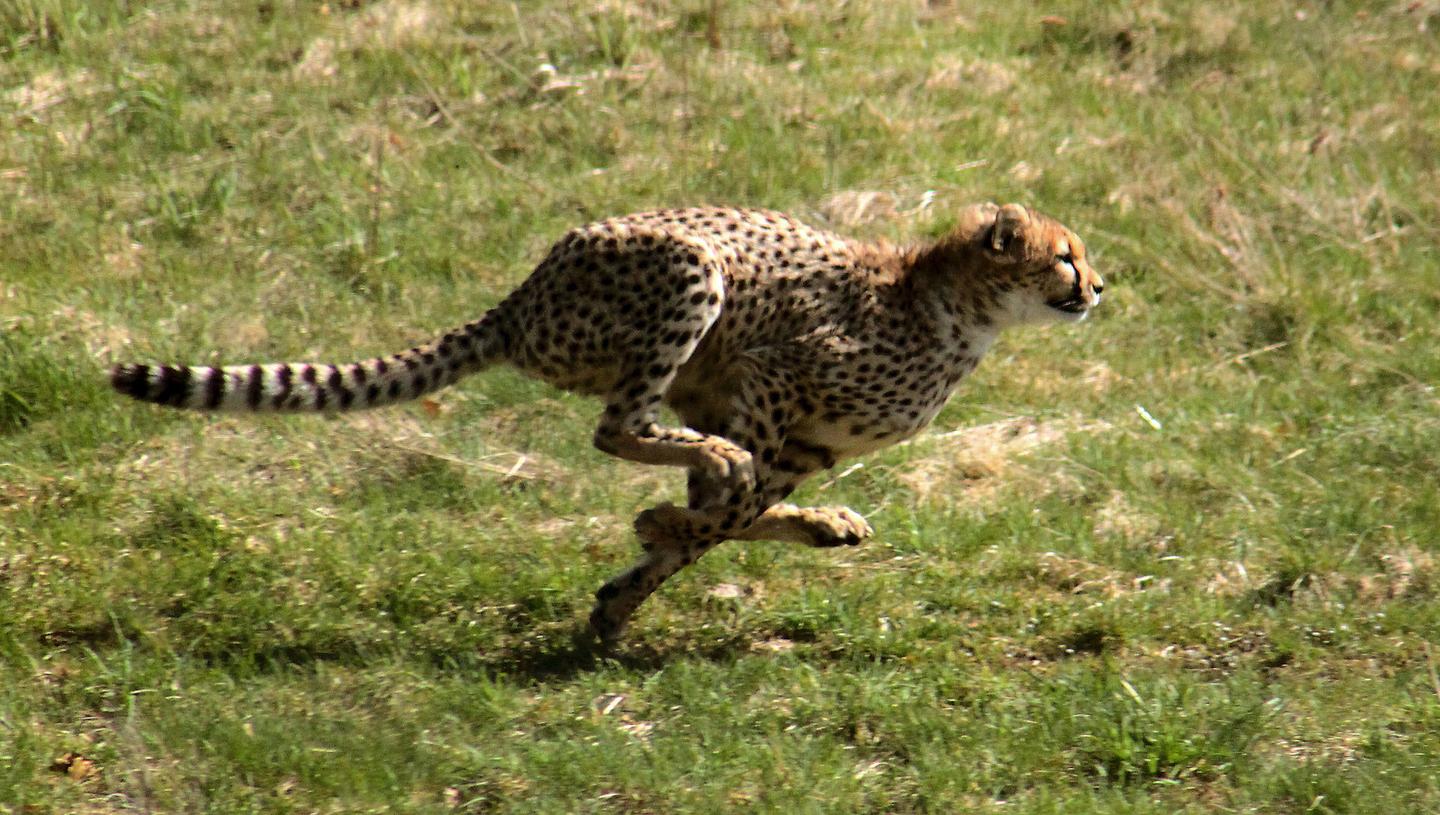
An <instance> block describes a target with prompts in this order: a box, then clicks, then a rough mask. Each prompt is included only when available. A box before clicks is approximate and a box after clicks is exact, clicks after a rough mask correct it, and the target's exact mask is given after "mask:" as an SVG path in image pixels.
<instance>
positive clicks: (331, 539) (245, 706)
mask: <svg viewBox="0 0 1440 815" xmlns="http://www.w3.org/2000/svg"><path fill="white" fill-rule="evenodd" d="M1437 30H1440V8H1437V7H1436V6H1435V4H1434V3H1418V4H1398V3H1384V4H1364V3H1331V4H1321V5H1317V6H1313V7H1312V6H1304V5H1292V4H1284V5H1281V4H1266V3H1247V4H1240V3H1235V4H1222V5H1215V4H1210V3H1199V2H1173V3H1145V4H1138V5H1137V4H1131V3H1111V4H1106V5H1101V6H1097V5H1094V4H1090V3H1079V2H1072V1H1071V0H1057V2H1054V3H1052V4H1050V5H1048V6H1045V5H1042V6H1015V7H1012V6H1005V5H1004V4H988V3H971V2H966V1H965V0H960V2H934V3H919V2H915V3H910V2H903V3H889V2H879V0H875V2H851V3H843V4H840V3H836V4H822V3H812V2H792V3H784V4H778V5H775V4H758V3H757V4H742V3H739V2H734V0H728V1H727V0H720V1H719V2H711V0H683V1H682V2H673V3H672V2H653V3H609V2H606V3H576V4H566V3H558V2H527V3H517V4H511V3H468V2H460V1H459V0H429V1H428V2H414V3H410V2H400V0H387V1H386V2H373V3H367V2H351V0H342V1H341V2H331V3H330V4H329V5H328V6H321V5H320V4H318V3H310V2H296V1H294V0H265V2H257V3H240V2H220V1H219V0H166V1H165V2H158V3H144V4H141V3H132V2H123V1H121V0H83V1H82V0H20V2H19V3H18V4H13V3H12V4H10V5H8V6H6V7H5V9H3V10H0V120H3V121H4V122H5V126H4V127H0V247H3V251H0V331H3V335H0V810H3V811H15V812H24V813H30V812H51V811H54V812H102V811H104V812H109V811H132V810H139V811H148V812H191V811H214V812H360V811H402V812H448V811H462V812H492V811H504V812H546V813H550V812H657V813H660V812H720V811H736V810H758V811H774V810H785V811H791V812H797V813H799V812H887V813H889V812H944V813H951V812H1005V813H1067V814H1069V813H1091V812H1093V813H1166V814H1167V815H1169V813H1177V812H1183V813H1199V812H1248V813H1299V812H1313V813H1350V812H1357V813H1371V812H1373V813H1397V812H1426V811H1436V810H1440V782H1437V780H1436V779H1437V778H1440V679H1437V671H1440V563H1437V558H1440V553H1437V543H1436V540H1437V539H1436V532H1435V531H1436V530H1437V529H1440V479H1437V478H1436V477H1435V474H1436V472H1437V471H1440V397H1437V395H1436V391H1435V385H1436V383H1437V381H1440V329H1437V322H1436V314H1437V311H1440V249H1437V246H1440V241H1437V238H1440V227H1437V224H1440V173H1437V169H1436V163H1435V156H1437V155H1440V127H1437V123H1440V95H1437V94H1436V93H1435V92H1434V87H1435V84H1436V82H1437V81H1440V57H1437V53H1440V52H1437V47H1436V46H1437V42H1436V39H1435V37H1436V34H1435V32H1436V31H1437ZM542 66H550V67H542ZM847 191H877V192H880V193H882V194H883V196H884V197H882V198H881V203H882V206H880V207H879V209H878V210H876V212H877V213H878V217H875V218H873V219H868V220H863V222H859V223H850V222H849V221H850V220H852V219H851V218H848V217H846V215H845V210H846V208H845V207H843V206H840V205H839V204H840V203H843V202H844V201H845V200H846V199H845V198H844V196H843V195H841V194H842V193H845V192H847ZM837 196H839V197H838V198H837ZM976 200H1001V201H1004V200H1020V201H1024V202H1027V203H1031V204H1033V205H1035V206H1037V207H1039V208H1041V209H1043V210H1045V211H1048V212H1051V213H1053V214H1055V215H1056V216H1058V217H1060V218H1061V219H1062V220H1065V221H1066V222H1067V223H1069V224H1070V225H1072V226H1073V227H1075V228H1076V230H1077V231H1078V232H1080V233H1081V234H1082V235H1083V236H1085V237H1086V239H1087V243H1088V245H1089V247H1090V249H1091V251H1092V253H1093V258H1094V261H1095V263H1096V266H1097V268H1099V270H1100V271H1101V272H1102V273H1103V274H1104V275H1105V277H1106V282H1107V293H1106V303H1105V305H1104V306H1103V308H1101V309H1100V310H1099V311H1098V312H1097V313H1096V314H1095V316H1094V318H1093V319H1092V320H1091V321H1090V322H1088V323H1086V324H1085V325H1082V326H1077V327H1064V328H1053V329H1048V330H1040V331H1030V332H1020V333H1016V334H1014V335H1012V336H1007V337H1006V338H1004V339H1002V341H1001V343H1000V345H999V346H998V347H997V348H996V349H995V351H994V352H992V354H991V356H990V358H988V359H987V360H986V362H985V363H984V364H983V365H982V366H981V368H980V370H979V371H978V372H977V373H976V374H975V376H974V377H973V378H972V379H971V380H970V381H969V382H968V383H967V384H966V385H965V387H964V388H963V389H962V391H961V393H960V395H959V396H958V397H957V398H956V399H955V401H954V402H953V404H952V405H950V406H949V407H948V408H947V409H946V411H945V412H944V413H943V414H942V415H941V417H940V419H939V421H938V422H937V425H936V428H935V432H933V433H930V434H928V435H926V436H923V437H921V438H920V439H919V440H918V441H916V442H914V443H912V444H910V445H907V446H905V447H901V448H897V449H893V450H890V451H886V452H884V453H882V454H879V455H876V456H873V457H870V458H867V459H865V460H863V461H862V462H861V463H863V465H864V466H863V467H860V468H858V469H845V468H842V469H841V470H839V471H836V472H833V473H830V474H829V475H828V476H827V477H824V478H820V479H817V480H816V483H815V484H813V485H811V486H808V487H807V488H806V489H805V491H804V492H803V493H802V495H801V497H802V498H804V499H806V500H811V501H815V502H823V503H848V504H850V505H851V506H854V507H855V508H856V509H858V510H860V511H862V512H863V513H865V514H866V515H867V516H868V517H869V518H870V520H871V521H872V522H873V523H874V524H875V526H876V527H877V529H878V530H879V533H878V535H877V537H876V538H875V539H874V540H873V541H872V542H870V543H868V544H867V545H866V546H865V547H862V548H860V549H857V550H847V551H844V552H834V551H811V550H802V549H798V548H792V547H786V546H783V545H779V544H775V545H770V544H749V545H740V544H727V545H726V546H725V547H723V548H721V549H720V550H717V551H716V552H715V553H714V554H712V555H711V556H709V557H707V558H706V559H705V560H704V561H702V562H701V563H699V564H697V565H696V566H695V567H693V568H692V569H689V570H687V571H686V572H685V573H684V574H683V575H682V576H681V577H679V578H677V579H676V580H675V581H673V583H672V584H670V585H667V586H666V588H665V590H664V591H662V592H661V593H660V595H659V596H657V597H656V598H655V599H654V600H652V601H651V602H650V603H647V604H646V606H645V607H644V608H643V609H642V611H641V614H640V616H639V617H638V619H637V621H636V624H635V626H634V629H633V635H632V636H631V638H630V640H629V641H628V642H627V644H626V646H625V647H624V648H623V649H621V651H620V652H618V653H617V654H615V655H612V656H600V655H596V654H594V653H592V652H591V651H589V650H587V649H586V648H585V647H584V646H583V644H579V643H577V639H576V635H577V632H579V630H580V626H581V623H582V621H583V619H584V617H585V614H586V613H587V611H588V608H589V599H590V593H591V592H592V591H593V590H594V588H595V587H596V586H598V585H599V584H600V582H602V581H603V580H604V579H605V578H606V577H608V576H610V575H611V574H613V573H615V572H616V571H618V570H619V569H621V568H622V567H623V566H624V565H625V564H627V563H628V562H629V561H630V559H631V558H632V557H633V555H634V553H635V550H636V547H635V545H634V543H633V540H632V538H631V537H630V535H629V531H628V530H629V522H630V520H631V518H633V516H634V514H635V513H636V512H637V511H638V510H640V509H642V508H644V507H645V506H648V505H651V504H653V503H654V502H656V501H657V500H661V499H664V498H674V497H676V496H677V495H678V493H679V492H680V491H681V489H682V485H681V478H680V477H679V475H678V474H677V473H674V472H670V471H657V470H646V469H643V468H640V467H636V466H633V465H628V464H625V463H622V462H617V461H615V460H612V459H610V458H607V457H605V456H603V455H601V454H600V453H598V452H596V451H595V450H593V449H592V448H591V447H590V445H589V438H590V428H591V426H592V424H593V421H594V419H595V417H596V411H597V407H596V405H595V404H594V403H593V402H590V401H587V400H583V399H579V398H575V397H571V396H569V395H566V394H561V393H558V392H555V391H553V390H550V389H547V388H546V387H544V386H541V385H537V384H535V383H532V382H529V381H526V380H523V379H521V378H520V377H519V376H517V375H514V374H512V373H508V372H503V371H497V372H493V373H489V374H486V375H484V376H483V377H479V378H476V379H473V380H469V381H466V382H465V383H463V384H461V385H460V386H458V387H456V388H452V389H450V390H449V391H447V392H445V393H444V394H442V395H441V396H440V398H439V399H438V400H436V402H435V403H434V404H432V405H430V406H429V408H428V409H427V408H426V407H424V406H411V407H406V408H400V409H395V410H391V411H385V412H377V413H373V414H365V415H356V416H347V417H341V418H324V417H298V418H275V417H262V418H256V419H246V418H209V417H203V416H195V415H182V414H178V413H171V412H164V411H160V410H155V409H150V408H148V407H146V406H139V405H135V404H131V403H127V402H122V401H120V400H119V399H117V398H112V396H111V395H110V394H109V393H108V392H107V389H106V387H105V383H104V381H103V376H102V371H103V369H104V367H105V366H106V365H108V364H109V363H111V362H113V361H119V360H173V361H184V362H211V361H218V360H225V361H233V362H239V361H250V360H259V359H280V358H286V359H288V358H316V357H318V358H327V359H328V358H335V359H343V358H352V357H357V356H360V355H368V354H374V353H379V352H385V351H390V350H394V349H395V348H396V347H403V346H405V345H407V344H409V343H411V342H413V341H415V340H418V339H423V338H426V337H428V336H429V335H430V333H431V332H432V331H434V330H436V329H441V328H445V327H448V326H451V325H453V324H457V323H459V322H462V321H465V320H469V319H473V318H474V317H476V316H477V315H478V314H479V313H481V311H482V310H483V309H484V308H486V307H487V306H488V305H490V304H493V303H494V302H496V301H497V300H498V299H499V298H500V297H502V296H503V295H504V294H505V293H506V291H507V290H508V288H509V287H511V286H513V285H514V284H516V283H517V282H518V281H519V280H520V279H522V278H523V276H524V275H525V274H526V272H527V271H528V268H529V266H530V264H533V263H534V262H535V261H536V260H537V258H538V257H539V254H540V253H541V252H542V251H543V250H544V249H545V247H546V246H547V245H548V244H549V242H550V241H552V240H553V239H554V238H555V237H556V236H557V235H558V234H560V232H561V231H562V230H563V229H565V228H566V227H568V226H571V225H574V224H576V223H579V222H582V221H584V220H586V219H590V218H594V217H599V216H603V215H610V214H617V213H622V212H626V211H631V210H636V209H640V208H645V207H652V206H659V205H682V204H693V203H702V202H713V203H736V204H745V205H756V206H769V207H776V208H780V209H785V210H789V211H793V212H796V213H798V214H800V215H802V216H804V217H805V218H807V219H809V220H811V221H815V222H822V223H823V222H825V220H826V219H827V218H829V219H831V220H832V221H833V222H834V223H835V225H836V226H837V228H841V229H844V230H846V231H850V232H854V233H857V234H862V235H868V236H886V237H890V238H894V239H906V238H910V237H914V236H921V235H930V234H936V233H938V232H940V231H941V230H943V229H944V228H945V227H946V226H947V224H948V222H949V219H950V218H951V217H953V213H954V212H955V211H956V209H957V208H958V207H959V206H961V205H962V204H964V203H968V202H971V201H976ZM967 427H976V428H979V430H977V431H976V432H975V433H972V434H970V435H968V436H967V435H965V434H958V433H952V431H956V430H960V429H963V428H967ZM521 456H523V459H522V458H521ZM717 586H723V587H724V590H721V591H715V588H716V587H717Z"/></svg>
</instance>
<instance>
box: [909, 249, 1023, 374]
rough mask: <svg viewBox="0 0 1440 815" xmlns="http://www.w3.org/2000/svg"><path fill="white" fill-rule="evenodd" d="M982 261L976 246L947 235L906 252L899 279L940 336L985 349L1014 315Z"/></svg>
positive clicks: (952, 342)
mask: <svg viewBox="0 0 1440 815" xmlns="http://www.w3.org/2000/svg"><path fill="white" fill-rule="evenodd" d="M977 267H978V264H977V263H976V262H975V256H974V249H973V248H972V247H971V246H969V245H968V244H958V243H955V242H953V241H950V240H948V239H941V240H940V241H936V242H934V243H930V244H924V245H920V246H912V247H910V248H908V249H905V250H902V251H901V252H900V269H901V271H900V273H899V274H898V275H897V284H898V285H899V286H900V287H903V288H904V289H905V290H906V291H905V296H906V299H907V300H909V302H910V304H911V305H910V306H909V308H910V309H912V310H917V309H918V310H919V311H921V313H923V314H925V315H926V316H927V317H928V318H929V322H930V324H931V326H932V330H933V333H934V334H935V335H936V336H937V339H939V340H940V341H941V342H943V343H944V344H946V345H949V346H957V345H959V346H968V348H970V349H974V350H975V351H976V352H977V353H984V351H985V350H986V349H988V348H989V347H990V345H991V343H993V342H994V341H995V338H996V336H997V335H998V334H999V332H1000V330H1001V329H1002V328H1004V327H1005V326H1006V325H1008V320H1007V319H1006V309H1005V307H1004V299H1003V297H1002V296H1001V295H1002V292H1001V291H1000V286H999V285H997V281H996V280H995V279H994V278H993V277H989V276H986V275H982V274H981V273H980V272H979V271H977Z"/></svg>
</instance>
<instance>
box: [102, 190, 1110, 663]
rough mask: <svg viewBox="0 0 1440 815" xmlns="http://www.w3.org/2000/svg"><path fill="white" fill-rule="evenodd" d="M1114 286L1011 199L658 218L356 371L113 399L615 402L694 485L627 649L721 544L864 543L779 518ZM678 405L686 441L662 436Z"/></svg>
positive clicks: (212, 405)
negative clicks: (683, 572) (560, 393)
mask: <svg viewBox="0 0 1440 815" xmlns="http://www.w3.org/2000/svg"><path fill="white" fill-rule="evenodd" d="M1101 289H1102V283H1101V279H1100V276H1099V275H1098V274H1096V273H1095V271H1094V269H1092V268H1091V267H1090V264H1089V263H1088V262H1086V260H1085V246H1084V244H1083V243H1081V241H1080V239H1079V238H1078V237H1076V235H1075V234H1074V233H1073V232H1071V231H1070V230H1069V229H1067V228H1066V227H1065V226H1063V225H1061V224H1060V223H1059V222H1057V221H1055V220H1053V219H1051V218H1048V217H1046V216H1044V215H1042V214H1040V213H1038V212H1035V211H1034V210H1030V209H1027V208H1025V207H1023V206H1020V205H1017V204H1008V205H1006V206H1003V207H999V206H996V205H994V204H980V205H977V206H973V207H970V208H968V209H966V210H964V211H963V212H962V213H961V216H960V218H959V223H958V225H957V226H956V227H955V229H954V230H953V231H951V232H950V233H949V234H948V235H946V236H945V237H943V238H941V239H940V240H938V241H935V242H934V243H929V244H925V245H919V246H913V247H908V248H900V247H895V246H890V245H888V244H879V245H877V244H869V243H861V242H857V241H852V240H849V239H846V238H843V237H840V236H838V235H834V234H831V233H828V232H822V231H819V230H816V229H813V228H811V227H809V226H806V225H805V224H802V223H800V222H799V221H797V220H795V219H793V218H791V217H789V216H788V215H783V214H781V213H777V212H766V211H759V210H741V209H724V208H707V209H683V210H662V211H658V212H648V213H642V214H636V215H627V216H624V217H620V218H612V219H610V220H605V221H599V222H597V223H593V224H590V225H588V226H583V227H580V228H577V229H574V230H571V231H570V232H569V233H567V234H566V235H565V236H564V237H563V238H561V239H560V241H559V242H558V243H556V244H555V246H554V247H553V248H552V249H551V251H550V254H549V255H548V256H547V257H546V258H545V259H544V260H543V261H541V263H540V265H539V266H538V267H536V269H535V271H534V273H533V274H531V275H530V277H529V278H528V279H527V280H526V281H525V282H524V283H523V284H521V286H520V287H519V288H518V289H516V290H515V291H514V292H513V293H511V294H510V295H509V296H508V297H506V298H505V299H504V300H503V301H502V302H501V303H500V304H499V305H498V306H496V307H495V308H494V309H491V310H490V311H489V312H487V313H486V314H485V315H484V316H483V317H481V318H480V319H479V320H476V321H474V322H471V323H467V324H466V325H464V326H463V327H460V328H457V329H455V330H453V331H449V332H447V333H445V334H444V335H442V336H441V337H439V338H438V339H436V340H435V341H434V342H431V343H430V344H428V345H422V346H419V347H416V348H411V349H410V350H408V351H402V352H400V353H398V354H392V355H390V356H387V357H376V358H374V359H370V360H366V361H364V362H354V363H349V364H344V365H322V364H307V363H272V364H268V365H243V366H227V367H222V368H211V367H187V366H182V365H118V366H116V367H115V368H114V369H113V371H112V372H111V382H112V384H113V385H114V387H115V388H116V390H119V391H120V392H122V393H124V394H127V395H129V396H132V397H134V398H136V399H140V400H143V401H147V402H155V403H158V404H162V405H170V406H173V407H183V408H191V409H197V410H216V411H342V410H356V409H359V408H369V407H376V406H379V405H386V404H390V403H392V402H399V401H403V400H408V399H414V398H416V397H419V396H421V395H423V394H426V393H429V392H431V391H434V390H437V389H439V388H442V387H445V386H446V385H449V384H450V383H452V382H454V381H455V380H457V379H459V378H460V377H462V376H465V375H468V374H472V373H474V372H476V371H479V370H482V369H484V368H486V367H488V366H490V365H494V364H497V363H502V362H503V363H508V364H510V365H513V366H515V367H516V368H519V369H520V370H522V371H524V372H526V373H528V374H531V375H533V376H536V377H539V378H541V379H543V380H545V381H547V382H550V383H552V384H554V385H556V386H558V387H561V388H565V389H568V390H571V391H576V392H580V393H587V394H594V395H597V396H600V397H601V398H603V399H604V400H605V410H604V414H603V415H602V417H601V419H600V424H599V426H598V427H597V428H596V430H595V446H596V447H598V448H600V449H601V450H603V451H605V452H607V453H610V454H612V455H616V456H619V457H620V458H623V459H627V460H629V461H636V462H639V463H641V464H664V465H670V466H676V467H684V468H686V470H687V471H688V473H689V482H688V483H689V501H688V504H687V506H685V507H676V506H671V505H669V504H662V505H661V506H657V507H655V508H653V509H649V510H646V511H645V512H643V513H641V514H640V516H639V517H638V518H637V519H636V521H635V530H636V532H637V534H638V536H639V538H640V540H641V543H642V545H643V547H644V550H645V554H644V556H643V557H642V558H641V559H640V560H639V561H638V562H637V563H636V564H635V565H634V566H633V567H631V568H630V569H629V570H628V571H626V572H624V573H623V574H621V575H619V576H617V577H615V578H614V579H612V580H610V581H609V582H608V583H606V584H605V585H604V586H602V587H601V588H600V590H599V591H598V592H596V598H597V600H598V602H597V604H596V606H595V610H594V612H593V613H592V614H591V615H590V625H591V627H592V628H593V629H594V631H595V633H596V634H598V635H599V636H600V637H601V638H602V639H604V640H614V639H615V638H617V637H619V635H620V634H621V632H622V631H623V629H624V627H625V625H626V624H627V622H628V621H629V619H630V616H631V614H632V613H633V612H634V611H635V609H636V607H638V606H639V605H640V603H641V602H643V601H644V600H645V598H646V597H648V596H650V594H651V593H652V592H654V591H655V589H656V588H657V587H658V586H659V585H660V584H661V583H663V582H664V581H665V580H666V579H667V578H669V577H670V576H671V575H673V574H675V573H676V572H678V571H679V570H680V569H682V568H684V567H685V566H686V565H688V564H690V563H693V562H694V561H695V560H696V559H697V558H699V557H700V556H701V555H703V554H704V553H705V552H707V551H709V550H710V549H711V548H712V547H714V546H715V545H716V544H718V543H720V542H721V541H724V540H727V539H738V540H783V541H796V542H799V543H803V544H806V545H809V546H838V545H853V544H856V543H859V542H860V541H861V540H863V539H865V538H867V537H869V536H870V534H871V529H870V526H869V524H867V523H866V522H865V520H864V519H863V518H861V517H860V515H858V514H857V513H855V512H853V511H851V510H849V509H847V508H844V507H797V506H794V505H791V504H784V503H780V502H781V501H782V500H784V499H785V498H786V497H787V496H788V495H790V493H791V492H792V491H793V490H794V489H795V487H796V486H797V485H799V484H800V483H801V482H802V481H804V480H805V479H806V478H808V477H809V476H811V475H813V474H815V473H816V472H819V471H821V470H824V469H827V468H829V467H833V466H834V465H835V463H836V462H837V461H840V460H841V459H845V458H848V457H851V456H856V455H860V454H862V453H867V452H870V451H872V450H876V449H879V448H881V447H885V446H887V445H891V444H894V443H896V442H898V441H900V440H902V439H905V438H908V437H910V436H912V435H914V434H915V433H916V432H918V431H919V430H920V429H922V428H924V427H925V426H926V425H927V424H929V423H930V421H931V420H932V419H933V418H934V417H935V414H936V413H937V412H938V411H939V410H940V408H941V406H942V405H943V404H944V403H945V400H946V399H947V398H948V397H949V396H950V393H951V392H952V391H953V390H954V389H955V386H956V384H957V383H958V382H959V381H960V380H961V379H962V378H964V377H965V375H966V374H969V373H970V372H971V371H972V370H974V368H975V365H976V363H978V362H979V360H980V357H981V356H982V355H983V354H984V353H985V351H986V350H987V349H988V348H989V347H990V345H991V343H993V342H994V341H995V337H996V335H997V334H998V333H999V331H1000V330H1001V329H1002V328H1006V327H1008V326H1012V325H1017V324H1021V323H1035V322H1049V321H1070V322H1074V321H1078V320H1081V319H1084V317H1085V315H1086V314H1087V313H1088V311H1089V309H1090V308H1091V307H1093V306H1095V305H1096V304H1097V303H1099V302H1100V292H1101ZM662 404H664V405H667V406H669V407H670V408H671V409H672V410H674V412H675V413H676V414H677V415H678V416H679V417H680V420H681V421H683V422H684V426H681V427H670V426H666V425H664V424H661V423H660V414H659V408H660V406H661V405H662Z"/></svg>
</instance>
